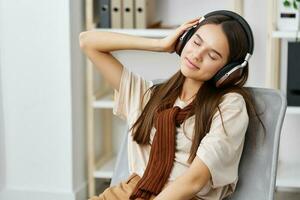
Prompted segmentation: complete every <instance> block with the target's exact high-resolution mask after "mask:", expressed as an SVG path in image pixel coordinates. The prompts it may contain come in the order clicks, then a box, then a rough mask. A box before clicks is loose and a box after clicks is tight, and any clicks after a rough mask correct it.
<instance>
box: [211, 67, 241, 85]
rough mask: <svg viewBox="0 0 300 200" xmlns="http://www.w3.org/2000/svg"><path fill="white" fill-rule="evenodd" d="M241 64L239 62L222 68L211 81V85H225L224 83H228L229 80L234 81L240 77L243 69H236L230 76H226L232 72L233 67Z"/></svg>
mask: <svg viewBox="0 0 300 200" xmlns="http://www.w3.org/2000/svg"><path fill="white" fill-rule="evenodd" d="M240 64H241V63H239V62H232V63H229V64H227V65H225V66H224V67H222V68H221V69H220V70H219V71H218V72H217V73H216V74H215V75H214V77H213V78H212V79H211V80H212V81H213V83H214V84H215V85H216V86H217V87H219V86H221V85H225V83H226V84H227V83H229V82H230V81H231V80H234V79H236V78H238V77H240V76H241V75H242V72H243V68H238V69H237V70H235V71H234V72H232V73H231V74H227V73H228V72H229V71H230V70H232V69H233V68H234V67H236V66H238V65H240Z"/></svg>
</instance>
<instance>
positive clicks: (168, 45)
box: [159, 17, 201, 53]
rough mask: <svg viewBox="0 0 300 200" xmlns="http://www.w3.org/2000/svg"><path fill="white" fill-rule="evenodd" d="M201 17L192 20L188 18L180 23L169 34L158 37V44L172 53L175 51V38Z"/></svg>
mask: <svg viewBox="0 0 300 200" xmlns="http://www.w3.org/2000/svg"><path fill="white" fill-rule="evenodd" d="M200 19H201V17H197V18H194V19H192V20H189V21H187V22H185V23H183V24H182V25H180V26H179V27H178V28H176V29H175V31H174V32H172V33H171V34H170V35H168V36H167V37H165V38H162V39H160V41H159V42H160V45H161V47H162V49H163V51H165V52H169V53H173V52H174V51H175V45H176V41H177V39H178V38H179V37H180V36H181V35H182V34H183V33H184V31H186V30H187V29H188V28H190V27H192V26H194V25H196V24H197V23H198V22H199V20H200Z"/></svg>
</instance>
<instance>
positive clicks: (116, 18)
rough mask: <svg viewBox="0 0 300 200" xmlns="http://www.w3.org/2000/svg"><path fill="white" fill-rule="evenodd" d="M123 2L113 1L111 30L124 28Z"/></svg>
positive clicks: (121, 0) (120, 0) (119, 0)
mask: <svg viewBox="0 0 300 200" xmlns="http://www.w3.org/2000/svg"><path fill="white" fill-rule="evenodd" d="M122 7H123V0H111V12H110V13H111V28H122V27H123V22H122V9H123V8H122Z"/></svg>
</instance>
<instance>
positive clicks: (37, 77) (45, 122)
mask: <svg viewBox="0 0 300 200" xmlns="http://www.w3.org/2000/svg"><path fill="white" fill-rule="evenodd" d="M138 2H139V3H138ZM299 7H300V3H299V0H223V1H218V0H210V1H205V0H185V1H182V0H172V1H171V0H144V1H138V0H136V1H133V0H106V1H105V0H52V1H45V0H27V1H22V0H0V199H1V200H15V199H25V200H27V199H28V200H35V199H39V200H40V199H42V200H50V199H51V200H52V199H55V200H73V199H74V200H75V199H76V200H84V199H87V197H88V196H91V195H92V194H99V193H100V192H101V191H103V189H104V188H106V187H108V186H109V183H110V178H111V177H112V174H113V169H114V165H115V156H116V153H117V152H118V149H119V145H120V141H121V140H122V136H123V135H124V134H125V133H126V129H127V127H126V123H125V121H122V120H121V119H118V118H116V117H115V116H113V115H112V107H113V99H112V89H111V88H110V86H109V85H107V83H106V82H105V81H104V80H103V79H102V78H101V76H100V74H99V73H97V71H96V70H95V69H94V67H93V66H92V64H91V63H90V62H89V60H88V59H87V58H86V56H85V55H84V54H83V52H82V51H81V49H80V47H79V34H80V33H81V32H83V31H87V30H102V31H116V32H120V33H122V32H123V33H129V34H133V35H137V36H143V37H155V38H162V37H165V36H167V35H168V34H170V33H171V32H172V31H173V30H174V29H175V28H176V27H178V26H179V25H180V24H182V23H184V22H185V21H187V20H189V19H192V18H195V17H197V16H203V15H205V14H206V13H208V12H211V11H213V10H219V9H228V10H232V11H236V12H237V13H239V14H241V15H242V16H243V17H244V18H245V19H246V20H247V21H248V23H249V24H250V26H251V27H252V30H253V34H254V43H255V45H254V54H253V56H252V58H251V59H250V65H249V67H250V74H249V80H248V81H247V84H246V85H247V86H252V87H266V88H275V89H279V90H281V91H282V92H283V93H284V94H285V95H286V97H287V100H288V109H287V113H286V117H285V121H284V125H283V129H282V134H281V141H280V151H279V160H278V172H277V182H276V187H277V193H276V198H277V199H291V200H293V199H300V194H299V193H300V170H299V169H300V157H299V155H298V152H299V151H300V145H299V143H300V134H299V129H300V125H299V122H300V107H299V106H300V82H299V80H300V79H299V77H298V76H299V75H300V66H299V63H300V44H299V41H298V40H299V37H300V34H299V32H298V30H299V12H300V11H299V10H300V9H299ZM113 54H114V55H115V56H116V57H117V58H118V59H119V60H120V61H121V62H122V63H123V64H124V66H125V67H128V68H130V69H131V70H132V71H134V72H135V73H138V74H140V75H142V76H144V77H145V78H146V79H157V78H168V77H169V76H170V75H171V74H173V73H174V72H175V71H177V70H178V69H179V57H178V56H177V55H175V54H169V53H158V52H146V51H135V50H125V51H115V52H113Z"/></svg>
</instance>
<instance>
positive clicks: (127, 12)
mask: <svg viewBox="0 0 300 200" xmlns="http://www.w3.org/2000/svg"><path fill="white" fill-rule="evenodd" d="M134 1H135V0H123V28H135V25H134V21H135V17H134V7H135V6H134Z"/></svg>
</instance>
